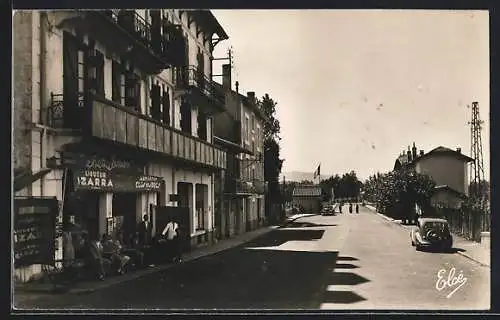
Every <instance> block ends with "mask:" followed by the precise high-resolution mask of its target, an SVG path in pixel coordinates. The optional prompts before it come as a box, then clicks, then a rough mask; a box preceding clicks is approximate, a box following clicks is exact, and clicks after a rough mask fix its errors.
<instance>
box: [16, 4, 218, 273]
mask: <svg viewBox="0 0 500 320" xmlns="http://www.w3.org/2000/svg"><path fill="white" fill-rule="evenodd" d="M13 20H14V29H13V35H14V84H15V87H14V101H13V107H14V128H15V130H14V159H13V163H14V167H15V170H14V171H15V175H16V177H21V176H24V177H26V176H29V177H31V179H27V178H25V179H24V180H21V179H19V180H17V179H16V181H15V188H16V192H15V196H16V197H21V196H24V197H57V199H58V202H59V212H58V217H57V220H58V221H59V222H62V221H64V220H71V221H75V222H76V223H78V224H81V225H82V226H84V227H85V228H86V229H87V230H88V232H89V235H90V236H91V237H93V238H96V239H97V238H99V237H100V236H101V235H102V234H104V233H108V232H110V229H112V227H110V226H113V225H116V224H119V225H120V228H121V229H122V230H123V231H124V232H125V235H126V236H127V235H132V234H134V233H135V227H136V225H137V223H138V222H140V221H141V220H142V217H143V216H144V215H148V216H149V218H150V220H151V221H152V224H153V232H159V231H161V230H162V229H163V227H164V223H165V222H166V215H167V214H168V213H172V214H177V215H178V217H177V218H178V219H179V220H180V222H181V224H182V225H183V227H184V228H185V230H186V231H188V232H186V233H187V236H186V239H185V240H186V242H187V244H188V247H193V246H197V245H199V244H202V243H206V242H211V240H212V237H213V229H214V177H215V174H216V173H217V172H220V170H223V169H224V168H225V167H226V152H225V151H224V150H223V149H222V148H220V147H217V146H216V145H215V144H214V141H213V117H214V116H215V115H217V114H218V113H221V112H224V111H225V103H224V96H223V95H220V94H219V93H218V92H217V91H216V90H214V89H215V84H214V82H213V81H212V80H211V79H212V59H213V56H212V53H213V49H214V46H215V45H216V44H217V43H218V42H219V41H222V40H225V39H227V38H228V36H227V34H226V33H225V31H224V30H223V29H222V27H221V26H220V25H219V23H218V22H217V20H216V19H215V17H214V16H213V15H212V13H211V12H210V11H208V10H177V9H168V10H166V9H165V10H164V9H162V10H160V9H158V10H139V9H138V10H102V11H81V10H74V11H50V12H42V11H29V12H28V11H25V12H23V11H21V12H16V14H15V15H14V18H13ZM19 181H23V182H19ZM178 209H182V210H178ZM63 246H64V244H63V243H62V240H61V239H60V238H59V239H57V250H56V258H58V259H60V258H62V252H63V250H62V248H63ZM39 272H40V266H39V265H33V266H27V267H23V268H18V269H17V270H16V276H17V278H18V279H19V280H21V281H26V280H28V279H29V278H30V277H31V276H32V275H34V274H37V273H39Z"/></svg>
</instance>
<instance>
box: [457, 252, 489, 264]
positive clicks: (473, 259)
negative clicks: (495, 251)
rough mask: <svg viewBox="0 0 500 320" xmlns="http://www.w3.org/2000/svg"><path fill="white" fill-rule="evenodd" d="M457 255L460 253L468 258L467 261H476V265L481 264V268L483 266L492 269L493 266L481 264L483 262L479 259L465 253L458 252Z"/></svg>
mask: <svg viewBox="0 0 500 320" xmlns="http://www.w3.org/2000/svg"><path fill="white" fill-rule="evenodd" d="M457 253H458V254H459V255H461V256H463V257H466V258H467V259H469V260H472V261H474V262H476V263H479V264H480V265H481V266H483V267H487V268H491V266H490V265H487V264H486V263H484V262H481V261H479V260H477V259H475V258H473V257H471V256H470V255H468V254H466V253H463V252H460V251H457Z"/></svg>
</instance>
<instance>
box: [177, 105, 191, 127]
mask: <svg viewBox="0 0 500 320" xmlns="http://www.w3.org/2000/svg"><path fill="white" fill-rule="evenodd" d="M180 120H181V131H182V132H185V133H187V134H189V135H191V134H192V131H191V106H190V105H189V104H188V103H186V102H185V101H182V102H181V119H180Z"/></svg>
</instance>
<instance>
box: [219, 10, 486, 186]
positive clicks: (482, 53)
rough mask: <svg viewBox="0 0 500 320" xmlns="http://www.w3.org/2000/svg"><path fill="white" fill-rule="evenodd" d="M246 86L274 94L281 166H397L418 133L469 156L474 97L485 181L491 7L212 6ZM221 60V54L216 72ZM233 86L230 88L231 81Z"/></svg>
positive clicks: (359, 169) (361, 170)
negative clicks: (476, 106) (391, 8)
mask: <svg viewBox="0 0 500 320" xmlns="http://www.w3.org/2000/svg"><path fill="white" fill-rule="evenodd" d="M213 13H214V15H215V16H216V18H217V19H218V20H219V23H220V24H221V25H222V27H223V28H224V29H225V31H226V32H227V33H228V35H229V37H230V39H229V40H226V41H223V42H221V43H220V44H218V45H217V47H216V50H215V52H214V55H215V56H216V57H223V56H225V55H226V51H227V49H228V48H229V47H230V46H231V47H232V48H233V56H234V70H233V74H232V77H233V79H232V80H233V84H234V81H236V80H237V81H238V82H239V88H240V92H243V93H246V92H247V91H255V92H256V95H257V96H259V97H261V96H263V95H264V94H266V93H268V94H269V95H270V96H271V98H273V99H274V100H275V101H277V102H278V105H277V112H276V117H277V118H278V120H279V121H280V124H281V138H282V140H281V141H280V146H281V157H282V158H284V160H285V161H284V163H283V169H282V172H291V171H304V172H311V173H312V172H313V171H314V170H315V169H316V167H317V166H318V164H320V163H321V173H322V175H323V174H335V173H339V174H342V173H345V172H349V171H351V170H355V171H356V173H357V174H358V177H360V178H366V177H368V176H369V175H371V174H373V173H375V172H377V171H379V172H387V171H389V170H392V167H393V165H394V161H395V159H396V157H397V156H398V155H399V154H400V153H401V152H402V151H403V150H407V147H408V145H410V144H413V142H415V144H416V146H417V148H418V149H419V150H420V149H423V150H424V151H425V152H428V151H430V150H432V149H433V148H435V147H438V146H441V145H442V146H445V147H449V148H452V149H455V148H457V147H460V148H461V149H462V152H463V153H465V154H467V155H470V126H469V124H468V122H469V121H470V118H471V109H470V108H468V107H467V105H470V104H471V103H472V101H477V102H478V103H479V110H480V117H481V120H483V121H484V123H483V132H482V140H483V141H482V146H483V157H484V167H485V176H486V178H487V179H488V180H489V162H490V153H489V149H490V148H489V21H488V19H489V16H488V12H487V11H424V10H419V11H417V10H213ZM217 73H220V66H219V65H217V64H215V65H214V74H217ZM233 89H234V87H233Z"/></svg>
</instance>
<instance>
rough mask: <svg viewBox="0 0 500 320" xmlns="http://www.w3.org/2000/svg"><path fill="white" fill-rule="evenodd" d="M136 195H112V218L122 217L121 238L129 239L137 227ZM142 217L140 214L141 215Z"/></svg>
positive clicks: (120, 193)
mask: <svg viewBox="0 0 500 320" xmlns="http://www.w3.org/2000/svg"><path fill="white" fill-rule="evenodd" d="M136 211H137V193H133V192H119V193H115V194H113V217H117V216H123V237H124V239H125V241H127V240H128V239H130V236H131V235H133V234H134V233H135V231H136V226H137V218H136ZM141 216H142V213H141Z"/></svg>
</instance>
